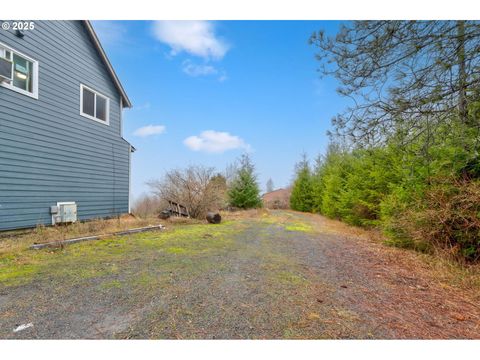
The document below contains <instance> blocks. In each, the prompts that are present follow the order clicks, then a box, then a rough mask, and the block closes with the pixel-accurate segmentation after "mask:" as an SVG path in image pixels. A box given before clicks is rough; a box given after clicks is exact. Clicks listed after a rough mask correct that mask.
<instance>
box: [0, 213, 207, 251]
mask: <svg viewBox="0 0 480 360" xmlns="http://www.w3.org/2000/svg"><path fill="white" fill-rule="evenodd" d="M198 223H201V222H199V221H198V220H193V219H188V218H170V219H168V220H160V219H158V218H156V217H148V218H140V217H136V216H134V215H123V216H121V217H119V218H114V219H97V220H91V221H84V222H77V223H74V224H69V225H62V226H44V225H39V226H37V227H36V228H33V229H27V230H21V231H20V230H19V231H10V232H4V233H1V237H0V255H1V254H5V253H12V252H16V251H20V250H24V249H26V248H28V247H29V246H31V245H33V244H41V243H46V242H53V241H60V240H65V239H72V238H76V237H82V236H90V235H103V234H111V233H114V232H117V231H123V230H128V229H133V228H138V227H144V226H149V225H160V224H161V225H165V226H167V227H174V226H176V225H185V224H198Z"/></svg>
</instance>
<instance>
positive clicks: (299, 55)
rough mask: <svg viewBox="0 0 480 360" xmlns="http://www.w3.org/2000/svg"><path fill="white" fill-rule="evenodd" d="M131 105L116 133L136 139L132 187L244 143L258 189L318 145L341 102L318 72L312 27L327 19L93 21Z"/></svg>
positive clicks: (329, 26)
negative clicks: (311, 39) (310, 41)
mask: <svg viewBox="0 0 480 360" xmlns="http://www.w3.org/2000/svg"><path fill="white" fill-rule="evenodd" d="M93 24H94V27H95V29H96V31H97V33H98V35H99V37H100V39H101V41H102V45H103V46H104V48H105V50H106V52H107V54H108V56H109V59H110V61H111V62H112V64H113V66H114V68H115V70H116V72H117V74H118V76H119V77H120V79H121V81H122V83H123V85H124V87H125V89H126V91H127V93H128V95H129V97H130V99H131V101H132V102H133V106H134V107H133V108H132V109H129V110H126V111H125V112H124V136H125V138H126V139H127V140H128V141H129V142H131V143H132V144H133V145H134V146H135V147H136V148H137V152H135V153H134V154H133V159H132V170H133V172H132V193H133V195H134V196H135V197H137V196H139V195H140V194H142V193H145V192H148V186H147V185H146V184H145V183H146V182H147V181H148V180H151V179H155V178H161V177H162V175H163V174H164V172H165V171H166V170H169V169H171V168H175V167H184V166H187V165H189V164H203V165H207V166H213V167H215V168H216V169H218V170H219V171H223V170H224V169H225V167H226V166H227V165H228V164H230V163H232V162H233V161H234V160H235V159H236V158H238V157H239V156H240V155H241V154H242V153H243V152H246V151H247V152H249V153H250V154H251V156H252V159H253V161H254V163H255V165H256V170H257V173H258V176H259V183H260V185H261V187H262V189H264V187H265V184H266V182H267V180H268V179H269V178H272V179H273V182H274V184H275V187H276V188H279V187H285V186H287V185H288V184H289V182H290V181H291V179H292V173H293V169H294V165H295V162H297V161H298V159H299V157H300V154H301V153H302V152H304V151H305V152H306V153H307V154H309V155H310V157H314V156H316V155H317V154H319V153H323V152H324V151H325V149H326V145H327V143H328V138H327V136H326V131H327V130H328V129H329V128H330V119H331V118H332V116H334V115H335V114H337V113H338V112H340V111H341V110H342V109H343V108H344V107H345V100H344V99H342V98H341V97H339V95H337V94H336V92H335V89H336V88H337V83H336V81H335V80H334V79H331V78H326V79H319V77H318V74H317V72H316V68H317V62H316V60H315V58H314V53H315V49H314V48H313V47H312V46H310V45H308V38H309V36H310V35H311V33H312V32H313V31H315V30H319V29H321V28H323V29H325V30H327V32H331V33H335V31H336V29H337V27H338V25H339V23H338V22H332V21H214V22H207V21H198V22H171V21H168V22H157V21H95V22H94V23H93Z"/></svg>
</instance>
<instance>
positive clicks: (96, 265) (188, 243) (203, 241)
mask: <svg viewBox="0 0 480 360" xmlns="http://www.w3.org/2000/svg"><path fill="white" fill-rule="evenodd" d="M242 226H243V225H242V224H241V223H236V222H232V221H227V222H224V223H222V224H220V225H216V226H212V225H208V224H196V225H178V226H177V227H173V228H171V229H168V230H166V231H160V232H158V231H152V232H145V233H140V234H134V235H128V236H120V237H108V238H104V239H101V240H95V241H89V242H83V243H78V244H73V245H68V246H65V247H63V248H58V249H53V250H52V249H43V250H26V249H22V250H19V249H15V250H12V251H11V252H10V253H3V254H1V253H0V285H5V286H12V285H20V284H26V283H29V282H31V281H33V279H35V278H36V277H40V276H44V277H45V276H46V277H49V278H52V279H65V280H67V281H68V282H69V283H70V284H77V283H81V282H84V281H91V279H94V278H101V277H105V276H108V275H114V274H117V273H118V272H119V271H120V269H119V268H120V266H122V271H124V269H125V267H126V266H127V267H128V264H131V263H133V262H134V261H138V264H139V266H151V265H152V264H155V266H157V267H162V266H163V265H162V263H166V264H170V265H172V264H173V265H172V268H177V267H179V266H180V265H181V263H182V261H180V260H179V258H178V256H177V255H180V254H181V255H182V256H186V257H188V259H186V260H189V258H191V257H195V256H197V255H202V254H206V253H211V252H223V251H227V250H228V248H229V247H230V246H231V244H232V243H233V240H232V238H233V236H234V234H236V233H238V231H241V229H242ZM172 256H174V258H172V259H171V260H170V259H169V257H172ZM159 258H161V261H157V259H159ZM177 265H178V266H177ZM183 265H185V264H183ZM213 265H214V264H212V266H213ZM205 266H208V264H205ZM186 268H187V269H189V268H190V266H187V267H186ZM191 268H192V269H193V268H194V266H193V265H192V266H191Z"/></svg>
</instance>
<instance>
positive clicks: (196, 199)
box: [147, 165, 227, 219]
mask: <svg viewBox="0 0 480 360" xmlns="http://www.w3.org/2000/svg"><path fill="white" fill-rule="evenodd" d="M147 184H148V185H149V186H150V188H151V189H152V192H153V193H154V194H155V195H157V196H158V197H159V198H161V199H163V200H165V201H174V202H176V203H178V204H182V205H184V206H185V207H186V208H187V210H188V213H189V214H190V216H191V217H193V218H197V219H203V218H204V217H205V215H206V214H207V212H208V211H215V210H218V209H220V208H222V207H224V205H225V202H226V200H225V198H226V189H227V186H226V180H225V177H224V176H222V175H220V174H216V173H215V170H214V168H210V167H204V166H196V165H192V166H189V167H187V168H186V169H174V170H170V171H168V172H167V173H166V174H165V176H164V177H163V179H161V180H153V181H150V182H148V183H147Z"/></svg>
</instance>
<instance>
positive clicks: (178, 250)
mask: <svg viewBox="0 0 480 360" xmlns="http://www.w3.org/2000/svg"><path fill="white" fill-rule="evenodd" d="M165 251H166V252H168V253H170V254H184V253H186V252H187V249H185V248H181V247H170V248H168V249H166V250H165Z"/></svg>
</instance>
